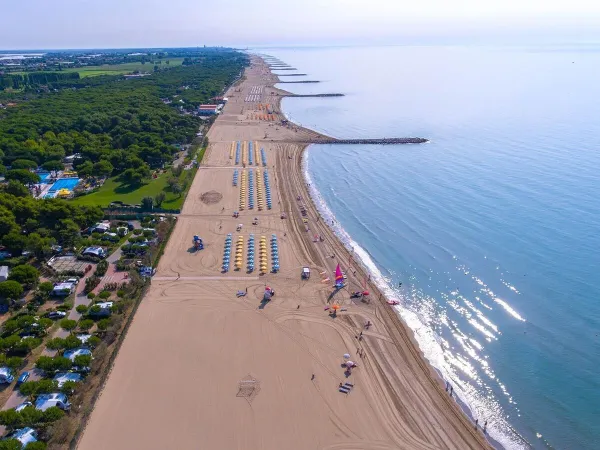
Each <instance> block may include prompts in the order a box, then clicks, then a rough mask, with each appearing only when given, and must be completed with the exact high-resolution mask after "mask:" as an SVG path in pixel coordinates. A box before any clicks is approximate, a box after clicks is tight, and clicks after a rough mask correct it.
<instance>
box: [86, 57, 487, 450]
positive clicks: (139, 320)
mask: <svg viewBox="0 0 600 450" xmlns="http://www.w3.org/2000/svg"><path fill="white" fill-rule="evenodd" d="M276 81H277V78H276V77H275V76H274V75H271V74H270V72H269V70H268V68H267V67H266V65H265V64H264V63H263V62H262V61H261V60H259V59H258V58H254V59H253V64H252V66H251V67H250V68H248V69H247V71H246V77H245V79H244V81H243V82H242V83H241V84H240V85H238V86H234V87H232V88H231V89H230V90H229V92H228V93H227V96H228V97H229V103H228V104H227V105H226V107H225V108H224V113H223V115H221V116H220V117H219V118H218V119H217V121H216V122H215V124H214V126H213V127H212V128H211V130H210V132H209V134H208V137H209V140H210V146H209V148H208V149H207V152H206V155H205V157H204V160H203V162H202V165H201V168H200V170H199V171H198V173H197V175H196V177H195V180H194V182H193V185H192V187H191V189H190V192H189V194H188V197H187V199H186V202H185V204H184V207H183V210H182V213H181V214H180V216H179V217H178V222H177V225H176V228H175V230H174V232H173V234H172V236H171V238H170V242H169V244H168V246H167V248H166V251H165V254H164V256H163V257H162V259H161V261H160V264H159V266H158V270H157V274H156V276H155V277H154V278H153V280H152V286H151V288H150V290H149V292H148V294H147V295H146V297H145V298H144V299H143V301H142V304H141V305H140V308H139V309H138V311H137V313H136V316H135V318H134V321H133V323H132V326H131V328H130V329H129V332H128V334H127V337H126V338H125V341H124V343H123V345H122V347H121V350H120V352H119V354H118V356H117V358H116V361H115V364H114V367H113V369H112V371H111V373H110V376H109V378H108V380H107V382H106V385H105V387H104V390H103V392H102V394H101V396H100V398H99V400H98V401H97V403H96V405H95V408H94V410H93V412H92V414H91V417H90V420H89V422H88V424H87V426H86V429H85V432H84V434H83V437H82V438H81V440H80V442H79V448H81V449H94V450H97V449H130V448H144V449H166V448H190V449H192V448H212V449H228V450H229V449H245V450H252V449H256V450H258V449H261V450H269V449H273V450H276V449H277V450H280V449H328V450H342V449H377V450H386V449H390V450H391V449H457V450H459V449H460V450H463V449H475V448H489V445H488V444H487V443H486V441H485V439H484V438H483V435H482V434H481V432H478V431H475V430H474V427H473V425H472V424H471V423H470V422H469V420H468V419H467V418H466V416H465V415H464V414H462V412H461V411H460V409H459V408H458V406H457V405H456V403H455V401H454V400H453V399H452V398H450V397H449V396H448V394H447V393H445V391H444V385H443V383H442V382H441V380H439V379H438V378H437V376H436V375H435V373H434V372H433V371H432V370H431V368H430V367H429V366H428V365H427V364H426V362H425V361H424V359H423V358H422V356H421V354H420V352H419V350H418V348H417V346H416V344H415V342H414V340H413V339H412V336H411V333H410V330H408V329H407V328H406V327H405V326H404V324H403V323H402V322H401V321H400V320H399V318H398V317H397V315H396V314H395V313H394V312H393V310H392V309H391V308H390V307H389V306H388V305H387V304H386V303H385V300H384V299H380V298H379V295H378V291H377V289H376V287H375V286H371V285H369V286H367V289H369V290H370V291H371V296H370V297H371V298H372V301H371V303H370V304H367V303H364V302H360V301H355V300H352V299H350V292H351V291H354V290H357V289H360V288H361V286H360V285H361V284H362V282H363V280H364V276H365V275H364V274H363V273H362V271H361V270H360V269H359V268H355V269H354V270H357V275H356V276H355V275H354V274H353V273H352V271H348V274H349V278H348V287H347V288H345V289H343V290H342V291H340V292H338V293H337V294H336V295H335V297H334V298H333V299H329V297H330V294H331V293H332V291H333V289H332V283H331V282H322V281H321V279H322V278H323V277H325V276H329V277H330V278H331V279H333V274H332V272H333V270H334V267H335V264H336V263H337V262H338V261H339V262H341V263H342V265H344V266H345V267H346V266H347V261H348V260H349V259H348V258H349V254H348V252H347V251H346V250H345V249H344V248H343V246H342V245H341V244H340V243H339V241H337V239H335V238H334V236H333V235H332V233H331V232H330V230H329V229H328V228H327V227H326V226H324V225H323V223H322V221H320V220H318V214H317V212H316V210H315V208H314V206H313V205H312V203H311V202H310V200H309V199H308V198H309V197H308V193H307V192H306V186H305V182H304V180H303V178H302V175H301V171H300V164H301V154H302V151H303V150H304V145H302V144H298V143H294V141H297V140H302V139H306V138H307V137H310V136H315V135H316V134H315V133H314V132H312V131H310V130H305V129H302V128H299V127H295V126H294V127H293V128H285V127H282V126H278V125H275V124H274V123H273V122H266V121H261V120H257V119H255V118H253V116H252V115H253V114H255V113H257V112H258V111H259V110H258V109H257V104H256V103H251V102H246V101H245V99H246V98H247V96H248V95H249V93H250V91H251V89H252V88H253V87H254V86H263V89H262V93H261V101H262V103H270V104H271V105H273V107H274V109H275V113H276V116H277V111H278V109H279V106H278V105H279V100H280V97H279V95H278V94H281V93H282V91H278V90H277V89H274V88H272V87H271V86H272V84H273V83H274V82H276ZM255 90H256V89H255ZM278 118H281V117H280V116H278ZM265 136H266V137H265ZM237 140H240V141H244V140H245V141H248V140H253V141H255V142H257V144H258V146H259V147H263V148H264V149H265V152H266V155H267V169H268V171H269V175H270V178H271V188H272V200H273V209H272V210H266V209H265V210H263V211H258V210H256V209H254V210H247V209H246V210H243V211H240V217H239V218H233V217H232V214H233V212H234V211H236V210H238V209H239V200H240V187H239V186H237V187H234V186H233V185H232V177H233V171H234V167H235V166H234V160H232V159H230V149H231V143H232V141H237ZM256 167H258V168H260V170H261V172H262V171H264V169H265V168H263V167H262V165H261V166H253V170H256ZM237 169H238V170H239V171H240V174H241V171H242V170H244V169H243V168H242V167H241V166H237ZM246 170H247V169H246ZM255 194H256V193H255ZM297 196H301V198H302V199H303V200H302V201H300V202H299V201H298V200H297ZM301 203H303V204H304V205H305V206H306V208H307V211H308V213H307V218H308V226H309V227H310V229H311V231H310V232H306V231H305V224H304V223H303V222H302V216H301V214H300V204H301ZM282 213H285V214H286V215H287V218H285V219H282V218H281V214H282ZM254 218H257V219H258V224H257V225H253V224H252V222H253V221H254ZM238 224H242V230H241V231H240V232H236V227H237V226H238ZM227 233H232V235H233V241H234V243H235V241H236V240H237V237H238V236H239V235H241V236H243V237H244V242H245V243H246V242H247V240H248V235H249V234H250V233H253V234H254V236H255V239H256V248H257V253H258V240H259V239H260V236H266V238H267V241H268V240H269V239H270V236H271V234H273V233H274V234H276V235H277V237H278V242H279V251H280V266H281V270H280V272H279V273H275V274H273V273H268V274H265V275H259V274H258V272H253V273H246V271H245V270H241V271H235V270H233V267H232V270H231V271H229V272H228V273H225V274H223V273H221V264H222V255H223V248H224V242H225V237H226V235H227ZM196 234H197V235H199V236H200V237H202V238H203V240H204V244H205V248H204V250H201V251H194V250H193V249H192V237H193V235H196ZM314 234H320V235H321V236H323V238H324V242H313V236H314ZM246 249H247V247H246V246H244V251H243V257H244V267H245V265H246ZM233 252H235V244H234V249H233ZM268 253H269V254H270V251H269V252H268ZM331 254H335V255H336V258H331V256H330V255H331ZM232 256H233V255H232ZM257 258H258V255H257ZM232 261H233V258H232ZM258 265H259V264H258V263H257V269H258ZM270 265H271V263H270V261H269V267H270ZM304 266H309V267H310V268H311V273H312V276H311V278H310V279H309V280H302V279H301V270H302V267H304ZM321 273H324V274H323V275H321ZM265 285H269V286H270V287H272V288H273V289H274V290H275V292H276V295H275V296H274V298H273V299H272V300H271V301H270V302H268V303H264V302H263V303H261V300H262V298H263V293H264V289H265ZM246 289H248V295H247V296H245V297H240V298H238V297H236V292H237V291H238V290H244V291H245V290H246ZM332 302H337V303H338V304H340V305H341V306H342V307H343V308H344V309H345V311H341V312H339V313H338V315H337V317H335V318H332V317H330V315H329V314H328V311H325V307H326V306H327V305H331V304H332ZM367 320H370V321H371V323H372V324H373V325H372V327H371V328H370V329H369V330H364V329H363V325H364V323H365V322H366V321H367ZM361 331H363V339H362V340H361V341H359V340H358V339H357V336H358V335H359V333H360V332H361ZM359 349H360V351H361V353H363V354H364V357H361V356H359V355H358V354H357V351H358V350H359ZM345 353H350V355H351V359H352V360H353V361H355V362H356V363H357V364H358V366H359V367H357V368H356V369H354V370H353V371H352V374H351V375H350V376H348V377H346V376H345V374H344V369H343V368H342V367H341V364H342V363H343V355H344V354H345ZM313 375H314V379H313ZM340 382H342V383H346V382H350V383H352V384H353V385H354V388H353V389H352V390H351V391H350V393H349V394H343V393H340V392H338V385H339V383H340Z"/></svg>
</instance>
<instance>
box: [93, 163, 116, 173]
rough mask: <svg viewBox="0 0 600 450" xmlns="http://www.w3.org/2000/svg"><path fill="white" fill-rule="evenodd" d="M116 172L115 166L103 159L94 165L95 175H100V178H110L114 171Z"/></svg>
mask: <svg viewBox="0 0 600 450" xmlns="http://www.w3.org/2000/svg"><path fill="white" fill-rule="evenodd" d="M113 170H114V167H113V165H112V164H111V163H110V162H109V161H107V160H105V159H101V160H100V161H98V162H97V163H96V164H94V172H93V173H94V175H99V176H109V175H110V174H111V173H112V171H113Z"/></svg>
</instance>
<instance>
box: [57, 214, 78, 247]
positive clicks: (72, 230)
mask: <svg viewBox="0 0 600 450" xmlns="http://www.w3.org/2000/svg"><path fill="white" fill-rule="evenodd" d="M57 227H58V236H59V239H60V242H61V243H62V244H63V245H64V246H65V247H72V246H73V244H74V243H75V239H77V238H78V237H79V230H80V228H79V225H77V224H76V223H75V222H74V221H73V220H71V219H63V220H61V221H60V223H59V224H58V225H57Z"/></svg>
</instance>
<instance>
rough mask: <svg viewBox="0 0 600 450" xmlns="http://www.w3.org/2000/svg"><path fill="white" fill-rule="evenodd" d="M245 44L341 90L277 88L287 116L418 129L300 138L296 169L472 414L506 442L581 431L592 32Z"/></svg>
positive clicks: (594, 410) (593, 284) (592, 279)
mask: <svg viewBox="0 0 600 450" xmlns="http://www.w3.org/2000/svg"><path fill="white" fill-rule="evenodd" d="M259 51H260V52H262V53H267V54H269V55H273V56H276V57H278V58H280V59H281V60H283V61H285V62H287V63H289V64H290V65H292V66H293V67H296V68H297V69H298V70H299V71H300V72H302V73H307V74H308V76H307V77H303V79H318V80H322V81H323V82H322V83H319V84H310V85H301V84H285V85H281V87H283V88H284V89H287V90H291V91H293V92H297V93H318V92H341V93H345V94H347V95H346V96H345V97H343V98H302V99H285V100H284V102H283V109H284V111H285V112H286V114H287V115H288V116H289V117H290V118H291V119H293V120H294V121H296V122H298V123H301V124H302V125H304V126H307V127H310V128H313V129H316V130H319V131H322V132H324V133H327V134H330V135H332V136H335V137H343V138H355V137H400V136H422V137H426V138H429V139H431V142H430V143H428V144H424V145H408V146H401V145H400V146H361V145H353V146H332V145H329V146H327V145H315V146H312V147H311V148H310V149H309V151H308V153H307V155H306V169H307V177H309V179H310V181H311V182H312V183H313V187H316V188H317V190H318V191H317V190H315V191H314V192H313V195H314V196H315V197H317V200H318V201H319V202H320V205H321V206H320V207H321V210H322V213H323V214H326V215H332V216H335V218H336V220H337V223H338V224H339V228H338V229H337V233H338V234H339V235H340V236H341V237H342V238H343V239H344V240H345V241H346V242H347V243H348V245H352V246H354V247H355V250H356V253H357V256H358V257H360V258H361V259H362V261H363V263H364V264H366V265H368V266H369V268H370V269H371V270H372V273H373V276H374V277H376V278H378V279H379V282H380V283H381V284H382V286H384V287H385V288H386V289H387V291H388V293H389V294H390V295H391V296H393V297H395V298H398V299H400V300H401V302H402V306H401V307H400V308H398V311H399V314H401V315H402V317H403V318H404V319H405V320H406V321H407V322H408V324H409V325H410V326H411V327H412V328H413V330H415V334H416V337H417V340H418V341H419V344H420V346H421V348H422V349H423V351H424V353H425V355H426V356H427V358H428V359H429V360H430V361H431V363H432V364H433V365H434V366H435V367H436V368H437V369H438V370H439V371H440V373H441V374H442V375H443V376H444V378H446V379H448V380H450V381H451V383H452V384H453V386H454V387H455V392H457V393H458V395H459V396H460V398H461V399H462V400H463V401H464V402H465V403H466V404H467V405H468V407H469V409H470V411H471V413H472V415H473V416H474V417H477V418H479V423H480V424H481V423H483V422H484V421H486V420H487V421H488V431H489V434H490V436H491V437H492V438H493V439H494V440H495V441H497V442H498V443H500V444H501V445H502V446H504V447H506V448H527V447H530V446H531V447H534V448H560V449H594V448H599V447H600V374H599V373H600V372H599V368H600V336H599V335H600V275H599V273H598V272H599V270H600V256H599V253H598V252H599V251H600V202H599V199H600V175H599V172H598V167H599V166H600V121H599V120H598V118H599V117H600V102H598V98H600V96H599V94H600V83H598V82H597V80H596V78H597V77H596V75H595V74H596V72H597V67H598V65H599V62H598V61H599V58H598V57H599V55H600V53H599V52H600V49H596V48H594V47H589V46H588V47H585V48H584V47H582V48H579V47H577V46H561V47H558V46H557V47H521V48H517V47H504V48H503V47H482V46H473V47H466V46H463V47H441V46H440V47H435V46H423V47H378V48H365V47H362V48H349V47H338V48H296V49H292V48H287V49H282V48H278V49H260V50H259ZM287 73H289V72H287ZM292 78H293V77H286V80H291V79H292ZM399 282H402V283H403V284H402V287H400V288H399V287H398V283H399Z"/></svg>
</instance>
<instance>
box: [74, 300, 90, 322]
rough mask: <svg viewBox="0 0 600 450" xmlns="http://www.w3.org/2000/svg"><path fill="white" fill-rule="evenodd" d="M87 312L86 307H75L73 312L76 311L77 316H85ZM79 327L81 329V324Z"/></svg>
mask: <svg viewBox="0 0 600 450" xmlns="http://www.w3.org/2000/svg"><path fill="white" fill-rule="evenodd" d="M87 310H88V307H87V306H86V305H77V307H76V308H75V311H77V312H78V313H79V314H85V313H86V312H87ZM79 326H80V327H81V323H80V324H79Z"/></svg>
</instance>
